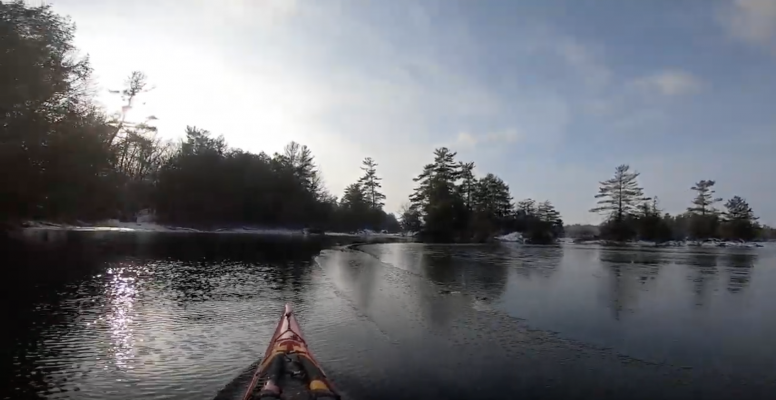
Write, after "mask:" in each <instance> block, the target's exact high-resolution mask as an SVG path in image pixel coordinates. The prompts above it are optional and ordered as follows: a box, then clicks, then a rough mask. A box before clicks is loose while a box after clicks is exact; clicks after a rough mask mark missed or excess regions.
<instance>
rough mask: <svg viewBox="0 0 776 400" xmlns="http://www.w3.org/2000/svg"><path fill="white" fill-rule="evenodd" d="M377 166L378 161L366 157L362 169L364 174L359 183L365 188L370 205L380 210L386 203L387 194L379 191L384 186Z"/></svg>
mask: <svg viewBox="0 0 776 400" xmlns="http://www.w3.org/2000/svg"><path fill="white" fill-rule="evenodd" d="M376 168H377V163H376V162H375V161H374V160H372V158H371V157H367V158H365V159H364V161H363V167H361V170H362V171H364V176H362V177H361V179H359V180H358V183H359V184H360V185H361V187H362V188H363V191H364V195H365V196H366V199H367V201H368V202H369V205H370V207H372V208H373V209H375V210H379V209H382V208H383V206H384V205H385V203H384V202H383V200H385V195H384V194H382V193H380V191H379V189H380V188H381V187H382V185H381V184H380V181H381V180H382V178H380V177H378V176H377V170H376Z"/></svg>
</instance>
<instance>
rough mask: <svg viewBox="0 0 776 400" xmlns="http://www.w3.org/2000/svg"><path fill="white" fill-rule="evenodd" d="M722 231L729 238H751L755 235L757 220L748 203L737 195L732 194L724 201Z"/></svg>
mask: <svg viewBox="0 0 776 400" xmlns="http://www.w3.org/2000/svg"><path fill="white" fill-rule="evenodd" d="M725 209H726V210H725V212H724V213H722V215H723V216H724V229H723V230H724V231H725V235H726V236H727V237H728V238H731V239H743V240H752V239H753V238H754V237H755V236H757V225H756V223H755V221H757V219H758V217H755V215H754V212H753V211H752V208H751V207H750V206H749V203H748V202H747V201H746V200H744V199H743V198H741V197H739V196H733V198H731V199H730V200H728V201H727V202H726V203H725Z"/></svg>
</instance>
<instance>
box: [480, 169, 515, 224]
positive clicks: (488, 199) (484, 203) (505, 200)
mask: <svg viewBox="0 0 776 400" xmlns="http://www.w3.org/2000/svg"><path fill="white" fill-rule="evenodd" d="M474 199H475V208H476V209H477V211H479V212H482V213H484V214H485V215H487V216H488V217H489V218H491V219H492V220H494V221H503V220H505V219H506V218H507V217H508V216H510V215H511V214H512V196H511V195H510V194H509V185H507V184H506V183H505V182H504V181H503V180H502V179H501V178H499V177H497V176H495V175H493V174H487V175H486V176H485V177H483V178H482V179H480V180H479V181H478V182H477V185H476V191H475V195H474Z"/></svg>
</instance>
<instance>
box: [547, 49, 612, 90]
mask: <svg viewBox="0 0 776 400" xmlns="http://www.w3.org/2000/svg"><path fill="white" fill-rule="evenodd" d="M557 50H558V53H559V54H560V55H561V57H562V58H563V59H564V60H565V61H566V63H568V64H569V66H571V67H572V68H573V69H574V70H576V71H577V72H579V74H580V75H581V76H582V79H584V81H585V83H587V85H588V86H591V87H593V88H603V87H604V86H606V85H607V84H609V82H610V81H611V78H612V72H611V70H610V69H609V68H608V67H607V66H606V64H605V63H603V62H602V60H601V56H600V55H599V54H598V53H600V52H599V51H595V50H594V49H593V48H592V47H591V46H589V45H583V44H582V43H579V42H578V41H576V40H574V39H571V38H569V37H564V38H563V39H561V40H560V41H559V42H558V45H557Z"/></svg>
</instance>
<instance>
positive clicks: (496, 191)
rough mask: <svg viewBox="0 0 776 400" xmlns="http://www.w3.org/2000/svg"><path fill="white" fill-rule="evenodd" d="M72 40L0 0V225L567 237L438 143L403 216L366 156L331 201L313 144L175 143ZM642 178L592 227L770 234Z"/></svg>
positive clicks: (653, 233)
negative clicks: (256, 148)
mask: <svg viewBox="0 0 776 400" xmlns="http://www.w3.org/2000/svg"><path fill="white" fill-rule="evenodd" d="M73 37H74V25H73V24H72V23H71V22H70V21H69V20H68V19H66V18H63V17H61V16H59V15H57V14H55V13H54V12H53V11H52V10H51V8H50V6H47V5H44V6H29V5H26V4H25V3H24V2H22V1H15V2H11V3H7V2H6V3H0V46H2V47H1V48H3V49H4V51H2V52H0V168H2V170H3V171H5V173H3V174H0V222H3V221H5V222H8V221H11V222H13V221H22V220H25V219H38V220H54V221H63V222H75V221H78V220H82V221H90V220H100V219H107V218H116V219H123V220H132V219H133V218H134V216H135V215H136V213H138V212H139V211H140V210H143V209H152V210H155V213H156V216H157V218H158V219H159V220H160V221H161V222H167V223H174V224H182V225H208V226H214V225H222V226H223V225H237V224H252V225H264V226H284V227H297V228H301V227H316V228H320V229H330V230H338V231H353V230H357V229H366V228H368V229H373V230H382V229H386V230H389V231H398V230H399V229H404V230H406V231H413V232H419V235H420V237H421V238H424V239H427V240H438V241H484V240H488V239H490V238H492V237H493V236H494V235H495V234H499V233H507V232H514V231H517V232H522V233H523V234H524V236H525V237H527V238H529V240H531V241H532V242H536V243H547V242H551V241H553V240H554V239H556V238H557V237H559V236H561V235H563V234H564V227H563V221H562V218H561V216H560V213H559V212H558V211H557V210H556V209H555V207H554V206H553V205H552V203H550V202H549V201H536V200H533V199H525V200H521V201H518V202H516V203H515V202H513V197H512V195H511V193H510V187H509V185H508V184H507V183H506V182H504V181H503V180H502V179H501V178H499V177H498V176H496V175H494V174H491V173H487V174H485V175H484V176H481V177H477V176H475V165H474V163H472V162H461V161H458V160H456V156H457V153H455V152H453V151H451V150H450V149H448V148H444V147H443V148H439V149H436V150H435V151H434V154H433V157H434V158H433V162H431V163H429V164H427V165H425V166H424V168H423V170H422V171H421V172H420V174H419V175H418V176H417V177H416V178H415V179H414V181H415V183H416V185H417V186H416V188H415V190H414V191H413V193H412V195H411V196H410V198H409V202H408V203H407V204H406V205H405V206H404V207H403V209H402V211H401V223H400V222H399V221H398V220H397V219H396V218H395V217H394V215H393V214H389V213H386V212H385V211H384V210H383V208H384V204H385V198H386V197H385V195H384V194H383V193H382V191H381V190H382V188H381V178H380V176H379V174H378V172H377V167H378V164H377V162H376V161H375V160H373V159H372V158H369V157H367V158H365V159H364V160H363V163H362V166H361V170H362V176H361V178H360V179H358V180H357V181H356V182H353V183H352V184H351V185H348V186H347V187H346V188H345V190H344V193H343V194H342V196H341V197H340V198H338V197H337V196H334V195H332V194H331V193H329V192H328V191H327V189H326V188H325V185H324V181H323V176H322V173H321V171H320V170H319V168H318V166H317V165H316V162H315V157H314V155H313V153H312V150H311V149H310V148H308V147H307V146H304V145H301V144H298V143H295V142H291V143H289V144H288V145H287V146H286V147H285V149H284V150H283V152H282V153H274V154H272V155H269V154H266V153H264V152H261V153H258V154H255V153H251V152H246V151H243V150H240V149H235V148H230V147H229V146H228V144H227V143H226V141H225V140H224V138H223V136H216V135H214V134H211V133H210V132H209V131H207V130H205V129H201V128H197V127H187V128H186V130H185V137H184V138H183V139H182V140H179V141H177V142H170V141H164V140H161V139H160V138H159V136H158V132H157V129H156V127H155V126H154V121H155V120H157V117H156V116H147V117H146V118H143V119H142V121H135V120H131V119H130V118H129V115H130V111H131V110H132V109H133V108H136V103H137V102H138V101H142V97H143V96H144V94H145V93H146V92H148V91H149V90H151V89H150V85H149V83H148V77H147V76H146V75H145V74H143V73H142V72H132V73H131V74H130V75H129V77H128V78H127V80H126V82H125V85H124V87H123V88H121V89H120V90H114V91H112V93H113V94H114V95H115V96H119V97H120V98H121V100H122V107H121V110H119V111H117V112H115V113H112V114H111V113H108V112H106V111H105V110H103V109H102V108H101V107H100V106H99V105H98V104H97V102H96V101H95V99H94V94H93V93H92V89H91V88H92V87H93V85H92V78H91V76H92V75H91V74H92V69H91V67H90V65H89V60H88V58H84V57H78V56H77V55H76V48H75V47H74V46H73ZM161 117H164V116H161ZM355 167H356V166H354V168H355ZM638 176H639V174H638V173H637V172H632V171H631V170H630V167H629V166H627V165H622V166H619V167H617V169H616V171H615V174H614V177H613V178H611V179H609V180H606V181H603V182H601V186H600V188H599V193H598V195H596V198H597V199H598V206H597V207H595V208H594V209H592V210H591V211H593V212H596V213H602V214H603V215H604V216H605V222H604V223H603V224H602V225H601V226H600V227H599V235H600V236H601V237H604V238H609V239H615V240H629V239H634V238H640V239H644V240H655V241H664V240H671V239H684V238H686V237H690V238H712V237H717V238H729V239H745V240H749V239H752V238H754V237H757V236H758V235H760V236H762V235H763V232H771V233H772V232H773V230H772V229H770V228H767V227H763V226H761V225H759V224H758V223H757V217H756V216H755V215H754V213H753V211H752V209H751V207H750V206H749V204H748V203H747V202H746V200H745V199H743V198H741V197H739V196H734V197H732V198H730V199H728V200H727V201H726V202H725V203H724V204H723V205H724V210H723V211H720V210H718V208H717V205H718V204H720V203H721V202H722V199H720V198H718V197H716V196H715V193H714V185H715V181H713V180H701V181H699V182H697V183H696V184H695V185H694V186H693V187H692V190H693V191H695V193H696V195H695V197H694V198H692V199H691V203H690V207H688V209H687V212H685V213H683V214H679V215H675V216H672V215H670V214H668V213H664V212H663V211H662V210H660V208H659V202H658V199H657V198H656V197H652V198H650V197H646V196H645V195H644V191H643V189H642V188H641V187H640V186H639V185H638ZM400 224H401V226H400Z"/></svg>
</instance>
